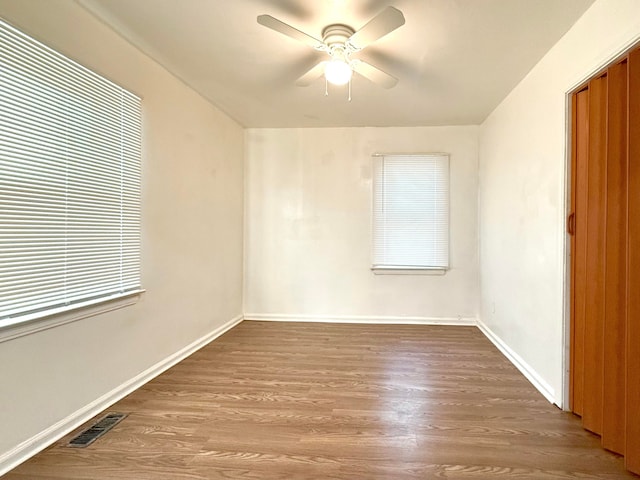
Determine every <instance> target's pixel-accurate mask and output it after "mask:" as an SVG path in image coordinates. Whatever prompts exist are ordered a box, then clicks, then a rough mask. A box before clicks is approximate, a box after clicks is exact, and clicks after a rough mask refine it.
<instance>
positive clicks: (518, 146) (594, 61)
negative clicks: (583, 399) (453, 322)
mask: <svg viewBox="0 0 640 480" xmlns="http://www.w3.org/2000/svg"><path fill="white" fill-rule="evenodd" d="M639 37H640V2H639V1H638V0H598V1H596V2H595V3H594V4H593V5H592V7H591V8H590V9H589V10H588V11H587V12H586V13H585V14H584V16H583V17H582V18H580V19H579V20H578V22H577V23H576V24H575V25H574V26H573V27H572V28H571V30H570V31H569V32H568V33H567V34H566V35H565V36H564V37H563V38H562V39H561V40H560V41H559V42H558V43H557V44H556V45H555V46H554V47H553V48H552V49H551V50H550V51H549V53H548V54H547V55H546V56H545V57H544V58H543V59H542V60H541V61H540V62H539V63H538V65H536V66H535V67H534V68H533V70H532V71H531V72H530V73H529V74H528V76H527V77H526V78H525V79H524V80H523V81H522V82H521V83H520V84H519V85H518V86H517V87H516V88H515V89H514V90H513V92H511V94H510V95H509V96H508V97H507V98H506V99H505V100H504V101H503V102H502V103H501V104H500V105H499V107H498V108H497V109H496V110H495V111H494V112H493V113H492V114H491V115H490V116H489V118H488V119H487V120H486V121H485V122H484V124H483V125H482V126H481V130H480V207H479V210H480V239H481V248H480V257H481V262H480V272H481V299H482V307H481V315H480V316H481V320H482V321H483V322H484V323H485V325H486V326H487V327H488V328H489V329H490V330H491V331H492V332H493V333H494V334H495V335H497V336H498V337H499V338H500V339H502V341H504V342H505V343H506V344H507V345H508V346H509V347H510V348H511V349H512V350H513V351H514V352H515V353H516V354H517V355H519V356H520V357H521V358H522V360H524V362H525V363H526V364H528V366H529V367H531V369H532V370H534V371H535V372H536V373H537V375H538V376H539V377H540V380H541V381H542V383H543V384H546V388H547V390H548V392H549V394H550V396H552V397H553V398H555V400H556V402H557V403H558V404H561V402H562V396H563V392H562V375H563V362H562V359H563V351H564V346H563V315H564V311H565V306H564V303H563V302H564V299H563V294H564V275H565V266H564V244H565V234H564V219H565V213H566V209H565V188H566V187H565V185H566V176H565V158H566V152H568V150H569V146H568V145H567V141H566V139H567V134H566V122H567V121H568V117H567V115H566V106H565V102H566V93H567V92H569V91H570V90H571V89H572V88H574V87H575V86H576V85H577V83H579V82H581V81H582V80H584V79H586V78H587V77H588V76H589V75H590V74H591V73H593V72H594V71H595V70H597V69H599V68H600V67H601V66H603V65H604V64H605V63H607V62H608V61H609V60H610V59H612V57H613V56H616V55H617V54H618V53H620V52H621V51H623V50H624V49H625V48H626V47H628V46H629V44H630V43H632V42H633V41H635V40H636V39H638V38H639Z"/></svg>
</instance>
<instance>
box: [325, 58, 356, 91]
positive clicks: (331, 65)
mask: <svg viewBox="0 0 640 480" xmlns="http://www.w3.org/2000/svg"><path fill="white" fill-rule="evenodd" d="M351 75H353V70H352V69H351V66H350V65H349V64H348V63H347V62H345V61H344V60H336V59H334V60H331V61H329V62H327V64H326V65H325V67H324V76H325V78H326V79H327V82H329V83H331V84H332V85H345V84H347V83H349V80H351Z"/></svg>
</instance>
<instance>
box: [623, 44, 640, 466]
mask: <svg viewBox="0 0 640 480" xmlns="http://www.w3.org/2000/svg"><path fill="white" fill-rule="evenodd" d="M627 68H628V79H629V84H628V85H629V88H628V92H629V108H628V118H629V130H628V132H629V151H628V158H629V183H628V196H627V199H628V203H627V205H628V242H627V247H628V264H627V265H628V266H627V330H626V337H627V345H626V353H627V355H626V359H627V368H626V400H627V402H626V419H625V425H626V429H625V430H626V448H625V461H626V464H627V468H628V469H629V470H631V471H632V472H635V473H638V474H640V50H638V49H636V50H634V51H633V52H631V53H630V54H629V59H628V65H627Z"/></svg>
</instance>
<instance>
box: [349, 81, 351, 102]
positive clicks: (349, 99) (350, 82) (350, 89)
mask: <svg viewBox="0 0 640 480" xmlns="http://www.w3.org/2000/svg"><path fill="white" fill-rule="evenodd" d="M349 101H351V79H349Z"/></svg>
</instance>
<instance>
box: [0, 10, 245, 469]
mask: <svg viewBox="0 0 640 480" xmlns="http://www.w3.org/2000/svg"><path fill="white" fill-rule="evenodd" d="M0 15H1V16H2V17H4V18H5V19H7V20H8V21H10V22H11V23H13V24H14V25H16V26H19V27H22V29H24V30H25V31H26V32H28V33H31V34H32V35H33V36H35V37H36V38H39V39H41V40H43V41H45V42H46V43H47V44H49V45H50V46H53V47H54V48H56V49H58V50H60V51H62V52H63V53H66V54H67V55H69V56H71V57H72V58H74V59H76V60H78V61H79V62H80V63H82V64H84V65H86V66H88V67H90V68H92V69H94V70H96V71H98V72H100V73H102V74H103V75H105V76H107V77H109V78H111V79H112V80H114V81H115V82H117V83H119V84H121V85H123V86H124V87H125V88H128V89H130V90H132V91H134V92H135V93H137V94H138V95H140V96H142V97H143V115H144V117H143V118H144V145H143V149H144V159H143V272H142V273H143V286H144V288H146V290H147V291H146V293H144V294H143V295H142V297H141V298H140V300H139V302H138V303H137V304H136V305H134V306H130V307H126V308H123V309H120V310H117V311H115V312H112V313H108V314H103V315H99V316H95V317H91V318H87V319H84V320H80V321H77V322H74V323H70V324H67V325H64V326H61V327H57V328H53V329H50V330H46V331H43V332H40V333H35V334H32V335H28V336H24V337H21V338H18V339H15V340H10V341H6V342H3V343H0V366H1V367H0V458H1V457H2V455H3V454H5V453H7V452H9V451H10V450H11V449H13V448H15V447H16V446H18V444H20V442H23V441H25V440H28V439H30V438H32V437H33V436H34V435H36V434H39V433H40V432H42V431H44V430H46V429H47V428H48V427H50V426H52V425H53V424H54V423H56V422H58V421H60V420H61V419H63V418H65V417H66V416H68V415H70V414H72V413H73V412H75V411H77V410H78V409H80V408H82V407H84V406H86V405H88V404H90V403H91V402H93V401H94V400H96V399H97V398H98V397H100V396H102V395H104V394H105V393H106V392H109V391H110V390H112V389H114V388H116V387H118V386H119V385H121V384H122V383H123V382H126V381H128V380H129V379H131V378H132V377H135V376H136V375H138V374H139V373H140V372H142V371H143V370H145V369H147V368H149V367H150V366H152V365H154V364H155V363H156V362H160V361H162V360H163V359H166V358H167V357H169V356H170V355H171V354H173V353H174V352H176V351H178V350H180V349H182V348H183V347H185V346H186V345H188V344H189V343H191V342H193V341H195V340H196V339H198V338H200V337H202V336H204V335H206V334H207V333H209V332H212V331H213V330H215V329H216V328H218V327H220V326H221V325H223V324H225V323H227V322H228V321H230V320H231V319H232V318H234V317H236V316H237V315H240V314H241V313H242V236H243V219H242V217H243V180H242V176H243V130H242V128H241V127H240V126H239V125H238V124H236V123H235V122H234V121H232V120H230V119H229V118H228V117H227V116H225V115H224V114H223V113H221V112H220V111H219V110H218V109H216V108H214V107H213V106H211V104H209V103H208V102H206V101H205V100H203V99H202V98H201V97H200V96H198V95H197V94H195V93H194V92H193V91H192V90H190V89H189V88H187V87H186V86H185V85H184V84H182V83H181V82H180V81H178V80H177V79H176V78H174V77H173V76H171V75H170V74H169V73H167V72H166V71H165V70H164V69H162V68H161V67H160V66H158V65H157V64H155V63H154V62H153V61H151V60H150V59H149V58H147V57H145V56H144V55H142V54H141V53H140V52H139V51H138V50H136V49H134V48H133V47H131V46H130V45H129V44H128V43H126V42H125V41H124V40H122V39H121V38H120V37H118V36H117V35H115V34H114V33H113V32H112V31H110V30H109V29H107V28H106V27H105V26H104V25H103V24H101V23H100V22H98V21H96V20H95V19H94V18H93V17H91V16H90V15H89V14H88V13H87V12H85V10H83V9H82V8H81V7H79V6H78V5H77V4H76V3H75V2H71V1H68V0H39V1H38V0H0Z"/></svg>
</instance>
